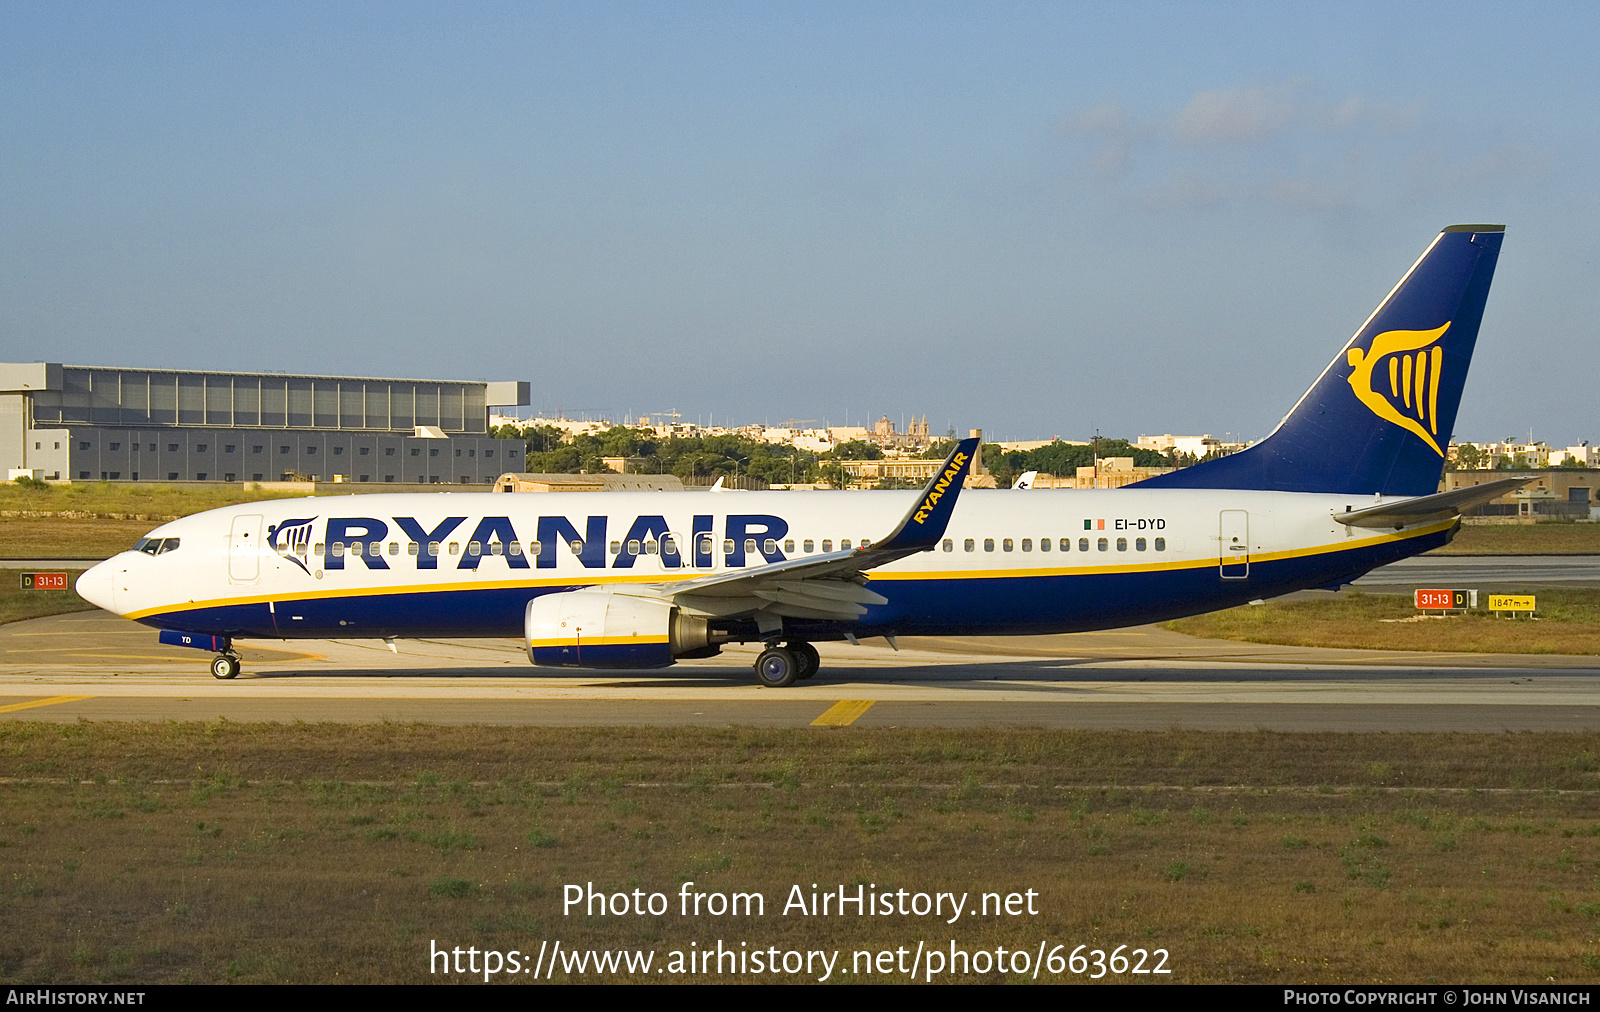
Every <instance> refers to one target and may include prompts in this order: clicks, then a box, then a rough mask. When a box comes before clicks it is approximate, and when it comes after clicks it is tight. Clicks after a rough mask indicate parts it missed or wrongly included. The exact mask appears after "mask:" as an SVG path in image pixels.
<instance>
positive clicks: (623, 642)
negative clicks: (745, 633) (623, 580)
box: [524, 587, 717, 668]
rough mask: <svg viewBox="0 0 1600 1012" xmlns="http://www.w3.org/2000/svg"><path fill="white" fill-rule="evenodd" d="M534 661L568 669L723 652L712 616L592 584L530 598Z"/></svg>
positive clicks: (658, 664) (662, 662) (657, 663)
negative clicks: (712, 630)
mask: <svg viewBox="0 0 1600 1012" xmlns="http://www.w3.org/2000/svg"><path fill="white" fill-rule="evenodd" d="M524 639H525V641H526V644H527V648H528V659H529V660H530V661H532V662H533V663H535V664H539V665H544V666H549V667H566V668H664V667H666V666H667V665H669V664H671V663H673V661H674V660H675V659H676V658H678V657H685V656H691V657H709V656H711V655H713V654H715V653H716V652H717V647H716V645H715V644H713V643H712V642H711V633H710V632H709V630H708V629H707V628H706V620H705V619H703V618H695V617H692V616H687V615H683V614H682V613H680V612H679V610H678V609H677V608H675V607H674V606H673V605H672V604H671V602H668V601H662V600H660V599H658V598H653V597H634V596H631V595H628V594H619V593H617V592H616V591H614V590H611V589H610V588H602V587H586V588H584V589H582V590H568V591H562V592H560V593H556V594H543V595H541V596H539V597H536V598H534V599H533V600H532V601H529V602H528V610H527V614H526V618H525V621H524Z"/></svg>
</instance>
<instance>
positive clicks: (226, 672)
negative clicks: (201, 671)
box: [211, 654, 239, 679]
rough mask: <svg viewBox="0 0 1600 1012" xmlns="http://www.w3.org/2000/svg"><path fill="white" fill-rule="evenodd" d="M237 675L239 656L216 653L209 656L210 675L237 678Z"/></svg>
mask: <svg viewBox="0 0 1600 1012" xmlns="http://www.w3.org/2000/svg"><path fill="white" fill-rule="evenodd" d="M238 676H239V658H237V657H235V656H233V655H232V654H218V655H217V656H215V657H213V658H211V677H213V678H222V679H227V678H237V677H238Z"/></svg>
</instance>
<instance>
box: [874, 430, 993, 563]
mask: <svg viewBox="0 0 1600 1012" xmlns="http://www.w3.org/2000/svg"><path fill="white" fill-rule="evenodd" d="M977 449H978V437H976V436H973V437H970V438H968V439H963V440H962V441H961V442H959V443H957V444H956V446H955V449H953V450H951V451H950V456H948V457H946V458H945V461H944V466H943V467H941V468H939V470H937V471H935V472H933V477H932V478H930V479H929V480H928V484H927V486H926V487H924V488H923V490H922V494H921V495H920V496H918V497H917V504H916V505H915V506H913V507H911V511H910V512H909V513H907V514H906V515H905V516H904V517H903V518H902V519H901V520H900V523H899V525H898V526H896V527H895V529H894V531H893V533H891V534H890V535H889V536H888V537H886V538H884V539H883V540H882V541H879V542H877V543H876V544H874V545H872V547H871V549H870V550H871V551H875V552H920V551H926V550H927V549H929V548H932V547H933V546H934V545H936V544H938V543H939V539H940V538H942V537H944V529H945V528H946V527H947V526H949V524H950V514H951V513H953V512H955V508H956V497H957V496H958V495H960V494H961V488H962V486H963V485H965V484H966V474H967V471H968V470H969V469H971V467H972V455H973V454H974V453H976V452H977Z"/></svg>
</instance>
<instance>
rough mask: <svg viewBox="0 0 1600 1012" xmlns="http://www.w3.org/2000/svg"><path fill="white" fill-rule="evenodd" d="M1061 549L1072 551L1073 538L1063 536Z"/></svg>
mask: <svg viewBox="0 0 1600 1012" xmlns="http://www.w3.org/2000/svg"><path fill="white" fill-rule="evenodd" d="M1061 550H1062V551H1063V552H1070V551H1072V539H1071V538H1062V539H1061Z"/></svg>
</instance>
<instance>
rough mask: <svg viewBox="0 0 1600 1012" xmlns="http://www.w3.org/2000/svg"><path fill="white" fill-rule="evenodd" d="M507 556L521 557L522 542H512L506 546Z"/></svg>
mask: <svg viewBox="0 0 1600 1012" xmlns="http://www.w3.org/2000/svg"><path fill="white" fill-rule="evenodd" d="M506 554H507V555H521V554H522V542H520V541H513V542H511V544H509V545H507V546H506Z"/></svg>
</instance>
